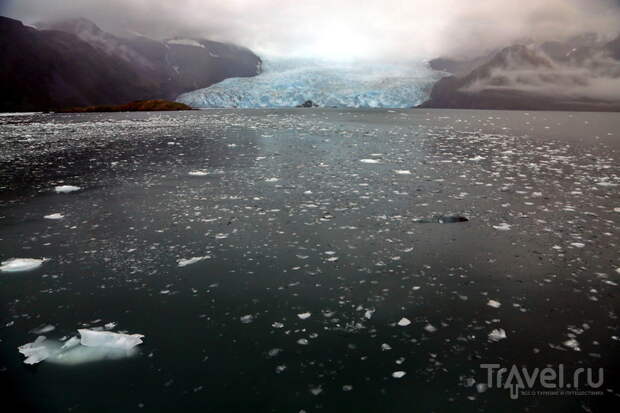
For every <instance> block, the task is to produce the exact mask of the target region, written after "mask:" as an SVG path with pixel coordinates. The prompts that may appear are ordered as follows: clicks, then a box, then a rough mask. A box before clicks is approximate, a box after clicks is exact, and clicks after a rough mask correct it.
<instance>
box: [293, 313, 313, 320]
mask: <svg viewBox="0 0 620 413" xmlns="http://www.w3.org/2000/svg"><path fill="white" fill-rule="evenodd" d="M311 315H312V314H311V313H309V312H305V313H301V314H297V317H299V318H300V319H301V320H305V319H307V318H310V316H311Z"/></svg>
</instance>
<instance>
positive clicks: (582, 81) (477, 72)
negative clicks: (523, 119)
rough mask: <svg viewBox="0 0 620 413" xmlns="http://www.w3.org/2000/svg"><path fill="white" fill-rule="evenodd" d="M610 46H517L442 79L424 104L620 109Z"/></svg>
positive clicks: (618, 75) (589, 41) (619, 77)
mask: <svg viewBox="0 0 620 413" xmlns="http://www.w3.org/2000/svg"><path fill="white" fill-rule="evenodd" d="M609 47H610V46H609V45H606V44H605V43H603V42H600V41H598V40H597V39H593V38H589V37H585V36H584V37H582V38H580V39H578V40H574V41H573V42H572V43H562V42H547V43H543V44H542V45H527V46H525V45H515V46H511V47H507V48H505V49H502V50H501V51H499V52H497V53H496V54H495V55H494V56H493V57H492V58H491V59H489V60H488V61H487V62H486V63H484V64H481V65H480V66H478V67H476V68H475V69H473V70H471V71H470V72H469V73H467V74H465V75H463V74H461V75H459V76H451V77H446V78H443V79H441V80H440V81H439V82H437V83H436V84H435V85H434V87H433V90H432V91H431V97H430V99H429V100H428V101H426V102H425V103H423V104H422V105H421V107H428V108H464V109H518V110H609V111H617V110H619V109H620V62H619V61H618V60H616V59H614V57H613V55H612V54H611V53H610V52H609Z"/></svg>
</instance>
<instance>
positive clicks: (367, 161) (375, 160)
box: [360, 159, 379, 163]
mask: <svg viewBox="0 0 620 413" xmlns="http://www.w3.org/2000/svg"><path fill="white" fill-rule="evenodd" d="M360 162H362V163H379V160H378V159H360Z"/></svg>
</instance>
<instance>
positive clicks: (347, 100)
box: [177, 58, 441, 108]
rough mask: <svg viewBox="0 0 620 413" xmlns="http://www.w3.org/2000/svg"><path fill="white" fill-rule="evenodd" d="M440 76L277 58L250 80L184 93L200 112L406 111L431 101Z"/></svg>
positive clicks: (414, 69)
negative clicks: (311, 107) (308, 107)
mask: <svg viewBox="0 0 620 413" xmlns="http://www.w3.org/2000/svg"><path fill="white" fill-rule="evenodd" d="M440 76H441V75H440V74H439V73H438V72H435V71H433V70H431V69H430V68H429V67H428V65H427V64H426V63H424V62H421V61H418V62H409V63H399V64H388V63H347V62H329V61H321V60H314V59H301V58H296V59H291V58H288V59H285V58H273V59H266V60H265V61H264V62H263V72H262V73H261V74H260V75H258V76H256V77H251V78H231V79H226V80H224V81H222V82H220V83H217V84H215V85H212V86H210V87H208V88H204V89H199V90H195V91H192V92H188V93H185V94H182V95H181V96H179V97H178V98H177V101H178V102H182V103H185V104H187V105H190V106H193V107H196V108H278V107H294V106H297V105H300V104H302V103H304V102H306V101H308V100H311V101H312V102H314V103H316V104H317V105H319V106H321V107H355V108H408V107H412V106H416V105H418V104H420V103H422V102H423V101H425V100H426V99H427V98H428V95H429V93H430V88H431V87H432V84H433V83H434V82H435V81H437V80H438V78H439V77H440Z"/></svg>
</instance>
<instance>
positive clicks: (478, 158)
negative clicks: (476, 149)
mask: <svg viewBox="0 0 620 413" xmlns="http://www.w3.org/2000/svg"><path fill="white" fill-rule="evenodd" d="M484 159H486V158H485V157H484V156H480V155H476V156H474V157H473V158H469V160H470V161H474V162H478V161H482V160H484Z"/></svg>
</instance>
